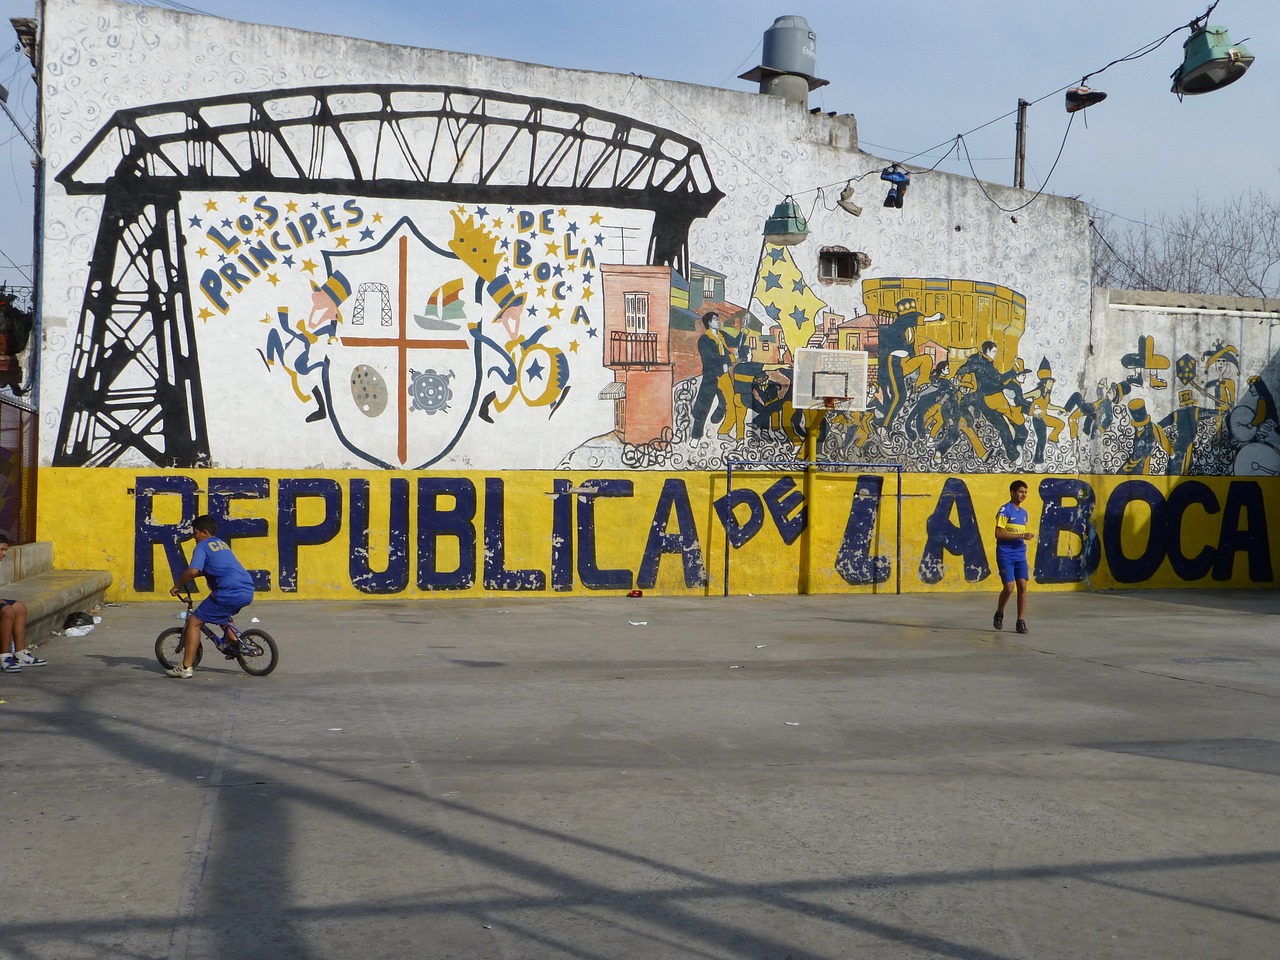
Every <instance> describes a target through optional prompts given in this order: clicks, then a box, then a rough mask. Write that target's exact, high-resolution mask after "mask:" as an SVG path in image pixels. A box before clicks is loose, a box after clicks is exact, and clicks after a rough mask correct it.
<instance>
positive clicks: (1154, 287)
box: [1089, 220, 1163, 290]
mask: <svg viewBox="0 0 1280 960" xmlns="http://www.w3.org/2000/svg"><path fill="white" fill-rule="evenodd" d="M1089 229H1090V230H1092V231H1093V235H1094V236H1095V237H1097V238H1098V239H1099V240H1101V241H1102V245H1103V246H1104V247H1106V248H1107V249H1108V250H1110V251H1111V255H1112V256H1113V257H1115V258H1116V259H1117V260H1119V261H1120V263H1121V265H1122V266H1123V267H1124V268H1125V269H1126V270H1128V271H1129V272H1130V273H1131V274H1133V276H1135V277H1137V278H1138V279H1139V280H1140V281H1142V285H1143V287H1145V288H1146V289H1147V290H1157V289H1163V288H1161V287H1159V286H1158V285H1157V284H1154V283H1152V282H1151V281H1150V280H1148V279H1147V278H1146V277H1144V276H1143V275H1142V271H1141V270H1139V269H1138V268H1137V267H1135V266H1134V265H1133V264H1131V263H1130V262H1129V261H1128V260H1126V259H1125V258H1124V257H1122V256H1120V254H1119V252H1118V251H1117V250H1116V248H1115V247H1113V246H1112V245H1111V243H1110V241H1108V240H1107V238H1106V237H1105V236H1104V235H1103V233H1102V231H1101V230H1099V229H1098V225H1097V224H1096V223H1094V222H1093V221H1092V220H1090V221H1089Z"/></svg>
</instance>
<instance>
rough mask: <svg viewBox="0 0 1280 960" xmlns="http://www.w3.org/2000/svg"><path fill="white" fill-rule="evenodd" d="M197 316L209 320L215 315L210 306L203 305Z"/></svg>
mask: <svg viewBox="0 0 1280 960" xmlns="http://www.w3.org/2000/svg"><path fill="white" fill-rule="evenodd" d="M196 316H197V317H199V318H200V319H201V320H208V319H209V318H210V317H212V316H213V311H212V310H210V309H209V308H208V307H201V308H200V312H199V313H197V314H196Z"/></svg>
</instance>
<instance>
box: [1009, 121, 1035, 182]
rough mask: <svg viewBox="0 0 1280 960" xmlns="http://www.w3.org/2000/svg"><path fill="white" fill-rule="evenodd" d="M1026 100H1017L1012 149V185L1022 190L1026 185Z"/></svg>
mask: <svg viewBox="0 0 1280 960" xmlns="http://www.w3.org/2000/svg"><path fill="white" fill-rule="evenodd" d="M1029 106H1031V104H1030V103H1028V102H1027V101H1026V100H1023V99H1021V98H1019V100H1018V127H1017V142H1016V143H1015V144H1014V151H1013V185H1014V186H1015V187H1017V188H1018V189H1019V190H1022V189H1024V188H1025V187H1026V185H1027V107H1029Z"/></svg>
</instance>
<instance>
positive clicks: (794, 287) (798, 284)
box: [791, 277, 804, 293]
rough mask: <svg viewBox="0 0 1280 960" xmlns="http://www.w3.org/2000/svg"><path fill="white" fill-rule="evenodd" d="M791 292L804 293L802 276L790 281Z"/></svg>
mask: <svg viewBox="0 0 1280 960" xmlns="http://www.w3.org/2000/svg"><path fill="white" fill-rule="evenodd" d="M791 292H792V293H804V277H798V278H797V279H795V280H793V281H792V282H791Z"/></svg>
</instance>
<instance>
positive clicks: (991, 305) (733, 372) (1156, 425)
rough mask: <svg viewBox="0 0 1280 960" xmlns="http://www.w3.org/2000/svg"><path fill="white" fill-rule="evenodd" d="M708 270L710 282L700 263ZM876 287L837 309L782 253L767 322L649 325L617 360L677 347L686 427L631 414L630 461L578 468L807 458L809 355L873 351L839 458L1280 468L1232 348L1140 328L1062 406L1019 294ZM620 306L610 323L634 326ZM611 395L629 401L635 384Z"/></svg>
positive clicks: (1261, 389)
mask: <svg viewBox="0 0 1280 960" xmlns="http://www.w3.org/2000/svg"><path fill="white" fill-rule="evenodd" d="M699 269H701V270H702V271H703V273H704V274H705V273H706V272H707V270H706V268H699V267H698V265H697V264H694V270H695V271H698V270H699ZM604 274H605V282H606V285H607V284H608V283H609V282H610V280H611V279H613V280H614V282H620V283H625V284H630V285H631V286H633V287H635V286H637V285H638V284H637V279H638V278H634V277H630V276H624V275H621V272H620V271H617V270H611V269H610V268H609V267H607V266H606V267H605V269H604ZM658 279H659V280H660V281H662V282H665V281H666V279H667V278H665V277H659V278H658ZM670 279H671V281H672V283H673V284H679V283H680V282H681V281H682V278H679V277H676V276H672V277H671V278H670ZM862 293H863V302H864V304H865V305H866V308H867V312H866V313H864V314H862V315H859V316H855V317H853V318H851V319H849V320H845V319H844V318H842V317H839V316H832V315H831V314H830V313H829V311H828V310H827V304H826V303H825V302H824V301H823V300H822V298H821V296H820V295H819V293H818V292H817V291H816V290H815V289H814V288H813V287H812V286H811V285H810V284H809V282H808V281H807V280H806V278H805V277H804V275H803V273H802V271H801V270H800V268H799V267H798V266H797V265H796V262H795V259H794V257H793V256H792V254H791V252H790V250H789V249H788V248H786V247H780V246H773V245H768V244H766V246H765V252H764V255H763V256H762V258H761V262H760V266H759V270H758V274H757V279H756V285H755V287H754V289H753V291H752V294H753V296H752V304H753V306H754V305H756V304H758V305H759V307H760V308H761V311H762V313H763V314H764V317H763V319H758V318H757V317H756V315H755V314H754V313H753V312H752V310H750V309H748V308H743V307H739V306H737V305H736V304H733V303H729V302H724V301H715V300H712V299H710V298H703V299H702V302H701V303H698V302H693V304H692V306H693V307H694V309H693V310H692V311H689V310H683V311H680V312H681V313H685V314H690V315H692V316H694V317H697V316H698V314H699V313H700V312H702V311H705V313H702V316H701V317H700V318H699V319H698V320H696V321H695V324H694V329H695V330H696V331H697V335H696V339H695V338H694V337H691V336H688V335H686V336H684V337H683V338H680V337H678V336H677V335H676V331H677V320H678V317H677V313H676V311H674V310H673V312H672V314H671V317H670V319H669V322H668V323H662V322H661V320H659V322H658V323H657V324H654V322H653V320H652V319H650V320H649V321H648V323H649V324H650V325H651V327H652V332H650V333H648V334H647V336H649V337H651V338H652V339H653V341H654V343H653V345H652V347H651V349H650V350H649V352H648V353H647V354H646V359H645V360H644V361H642V362H641V363H639V364H633V365H631V368H630V369H628V366H627V365H626V364H616V363H615V366H616V367H618V370H617V372H618V375H619V382H620V383H622V384H625V385H626V387H630V386H631V384H633V383H635V382H637V381H638V380H640V378H641V377H643V376H644V374H645V373H646V372H649V371H651V370H653V369H657V368H660V367H661V366H662V365H661V362H660V358H661V357H663V356H665V355H666V353H667V352H670V354H671V356H672V358H673V359H672V368H673V369H674V370H675V372H676V377H675V379H676V382H675V384H674V399H673V402H672V404H671V405H670V407H669V411H670V419H669V420H663V421H662V422H660V423H657V424H655V423H654V422H653V420H652V418H650V419H649V420H648V421H646V422H645V423H644V425H643V427H640V428H626V429H623V428H622V426H621V425H623V424H626V423H627V422H628V418H627V416H626V414H625V412H621V411H620V412H619V413H618V414H617V416H616V418H615V419H616V421H617V422H618V424H619V425H620V428H619V430H618V431H617V434H616V436H617V438H618V439H619V440H620V441H621V442H622V447H621V453H620V455H617V456H615V457H613V458H610V457H609V456H607V455H605V454H604V453H603V452H602V451H603V446H602V445H601V444H596V445H595V446H594V447H592V449H591V453H592V456H591V458H589V459H586V458H579V457H576V456H570V457H568V458H566V460H565V461H564V462H563V463H562V466H567V467H568V466H590V467H592V468H599V467H614V468H621V467H633V466H648V467H666V468H668V469H672V468H674V469H681V468H689V467H693V468H698V469H717V468H723V466H724V465H725V463H726V462H727V461H728V460H729V459H730V458H733V459H737V460H760V461H765V460H770V461H777V460H785V459H789V458H795V457H797V456H799V454H800V451H801V450H802V447H803V444H804V440H805V435H806V431H807V426H806V421H805V417H804V416H803V411H798V410H796V409H795V408H794V407H793V406H792V404H791V380H792V376H793V371H792V362H791V358H792V357H793V356H794V352H795V350H797V349H799V347H802V346H808V347H823V348H828V349H840V350H862V351H866V352H867V353H868V355H869V366H870V377H869V395H868V397H867V410H866V411H865V412H839V413H829V414H827V415H826V417H825V419H824V421H823V422H822V423H821V424H820V425H819V458H820V459H823V460H826V461H828V462H841V461H843V462H855V463H884V464H894V465H901V466H902V467H903V468H904V469H906V470H909V471H913V472H947V473H993V472H1000V473H1009V472H1034V473H1075V472H1086V473H1100V474H1116V475H1150V474H1164V475H1168V476H1184V475H1188V476H1189V475H1202V476H1222V475H1241V476H1278V475H1280V429H1278V427H1280V416H1278V415H1277V410H1276V406H1275V403H1274V401H1273V399H1272V396H1271V392H1270V390H1269V389H1268V387H1267V385H1266V383H1265V382H1264V380H1263V379H1262V378H1261V377H1260V376H1257V375H1254V376H1250V377H1248V378H1247V380H1246V384H1245V387H1244V391H1243V393H1242V394H1240V395H1239V398H1238V399H1237V394H1238V392H1239V390H1240V388H1239V386H1238V381H1239V380H1240V379H1241V371H1240V360H1239V349H1238V347H1236V346H1235V345H1234V344H1231V343H1226V342H1224V341H1222V340H1221V339H1215V340H1214V341H1213V342H1212V343H1209V344H1207V345H1206V347H1205V348H1204V349H1203V351H1202V352H1201V353H1200V355H1199V356H1198V357H1197V356H1193V355H1191V354H1183V355H1182V356H1181V357H1179V358H1178V360H1177V362H1176V364H1175V363H1172V362H1171V360H1170V358H1169V357H1168V356H1165V355H1163V354H1161V353H1160V352H1159V349H1158V342H1157V341H1158V337H1157V336H1156V335H1154V334H1142V335H1139V336H1138V338H1137V342H1136V344H1135V347H1134V350H1133V351H1132V352H1130V353H1124V354H1121V355H1119V356H1117V357H1115V358H1113V360H1112V366H1114V368H1115V371H1116V372H1115V375H1114V378H1102V379H1100V380H1099V381H1098V383H1097V384H1096V385H1095V386H1094V388H1093V389H1092V390H1091V391H1089V395H1086V394H1085V392H1084V391H1080V390H1076V391H1073V392H1072V393H1071V394H1070V396H1067V397H1066V398H1065V399H1064V398H1063V397H1062V395H1061V394H1062V392H1061V391H1058V392H1056V393H1055V387H1056V385H1057V377H1055V375H1054V370H1053V366H1052V363H1051V362H1050V359H1049V358H1048V357H1047V356H1043V355H1042V356H1040V357H1039V358H1038V359H1037V358H1036V357H1034V356H1032V357H1024V356H1022V355H1021V352H1020V348H1021V340H1022V337H1023V334H1024V333H1025V332H1026V329H1027V302H1026V299H1025V298H1024V297H1023V296H1022V295H1021V294H1020V293H1018V292H1017V291H1015V290H1011V289H1009V288H1007V287H1003V286H1000V285H997V284H992V283H986V282H982V281H973V280H951V279H945V278H907V277H884V278H868V279H864V280H863V281H862ZM639 295H640V294H637V293H635V292H632V293H630V294H628V296H630V297H635V296H639ZM646 296H647V294H646ZM606 304H607V307H606V316H605V321H604V322H605V325H606V329H608V328H609V327H610V326H611V325H617V324H619V323H620V322H621V319H620V318H619V317H618V316H616V315H614V314H613V313H611V312H610V310H611V308H612V307H613V304H612V302H611V301H608V300H607V301H606ZM925 309H927V310H929V311H930V312H929V313H927V314H926V313H925V312H924V310H925ZM627 322H630V316H629V315H628V318H627ZM686 326H687V322H686ZM646 329H650V327H646ZM1101 365H1102V366H1104V367H1105V366H1106V363H1105V361H1104V362H1103V363H1102V364H1101ZM636 366H639V367H641V368H642V369H641V370H636V369H634V368H635V367H636ZM682 373H683V374H684V379H681V377H680V375H681V374H682ZM612 396H613V397H614V398H615V402H616V403H617V404H618V405H619V407H624V406H626V400H625V399H624V398H625V396H626V390H625V389H622V390H617V391H615V392H613V393H612ZM645 397H646V401H647V400H648V399H649V398H648V396H647V395H645ZM1175 404H1176V405H1175ZM1165 411H1167V412H1165ZM1157 417H1158V418H1159V419H1157ZM655 429H657V430H658V431H659V432H658V433H657V434H656V435H654V436H652V437H649V436H646V434H645V431H648V432H649V433H653V432H654V431H655Z"/></svg>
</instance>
